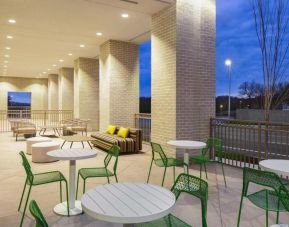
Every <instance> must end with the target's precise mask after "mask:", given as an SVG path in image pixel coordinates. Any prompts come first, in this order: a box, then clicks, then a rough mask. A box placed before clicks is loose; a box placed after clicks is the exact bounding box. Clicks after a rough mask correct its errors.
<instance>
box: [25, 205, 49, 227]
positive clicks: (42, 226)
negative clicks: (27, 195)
mask: <svg viewBox="0 0 289 227" xmlns="http://www.w3.org/2000/svg"><path fill="white" fill-rule="evenodd" d="M29 210H30V213H31V214H32V216H33V217H34V218H35V221H36V227H48V224H47V222H46V220H45V218H44V216H43V214H42V212H41V210H40V209H39V207H38V205H37V203H36V201H35V200H32V201H31V202H30V205H29Z"/></svg>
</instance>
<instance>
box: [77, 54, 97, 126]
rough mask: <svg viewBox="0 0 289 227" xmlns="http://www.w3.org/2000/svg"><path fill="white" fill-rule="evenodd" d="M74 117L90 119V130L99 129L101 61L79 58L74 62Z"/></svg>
mask: <svg viewBox="0 0 289 227" xmlns="http://www.w3.org/2000/svg"><path fill="white" fill-rule="evenodd" d="M74 116H75V117H77V118H81V119H90V123H89V130H94V131H95V130H98V129H99V61H98V60H97V59H91V58H78V59H76V60H75V62H74Z"/></svg>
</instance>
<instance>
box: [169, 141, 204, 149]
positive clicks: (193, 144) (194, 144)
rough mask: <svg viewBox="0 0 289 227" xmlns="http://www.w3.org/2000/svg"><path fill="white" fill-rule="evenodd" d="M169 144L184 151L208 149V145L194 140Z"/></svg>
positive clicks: (170, 142)
mask: <svg viewBox="0 0 289 227" xmlns="http://www.w3.org/2000/svg"><path fill="white" fill-rule="evenodd" d="M167 143H168V144H169V145H171V146H174V147H177V148H183V149H202V148H204V147H206V143H204V142H200V141H193V140H170V141H169V142H167Z"/></svg>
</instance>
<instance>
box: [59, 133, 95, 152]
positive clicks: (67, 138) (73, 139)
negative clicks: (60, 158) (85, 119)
mask: <svg viewBox="0 0 289 227" xmlns="http://www.w3.org/2000/svg"><path fill="white" fill-rule="evenodd" d="M60 138H61V139H63V140H64V142H63V144H62V145H61V148H62V147H63V146H64V144H65V143H66V142H70V143H71V144H70V148H71V147H72V144H73V143H75V142H80V143H81V144H82V147H83V148H84V142H87V143H88V145H89V147H90V149H92V146H91V144H90V141H92V140H95V139H94V138H92V137H90V136H82V135H74V136H61V137H60Z"/></svg>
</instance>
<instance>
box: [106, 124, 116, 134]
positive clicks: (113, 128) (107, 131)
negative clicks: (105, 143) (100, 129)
mask: <svg viewBox="0 0 289 227" xmlns="http://www.w3.org/2000/svg"><path fill="white" fill-rule="evenodd" d="M115 130H116V126H115V125H109V126H108V128H107V129H106V133H108V134H111V135H113V134H114V132H115Z"/></svg>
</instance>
